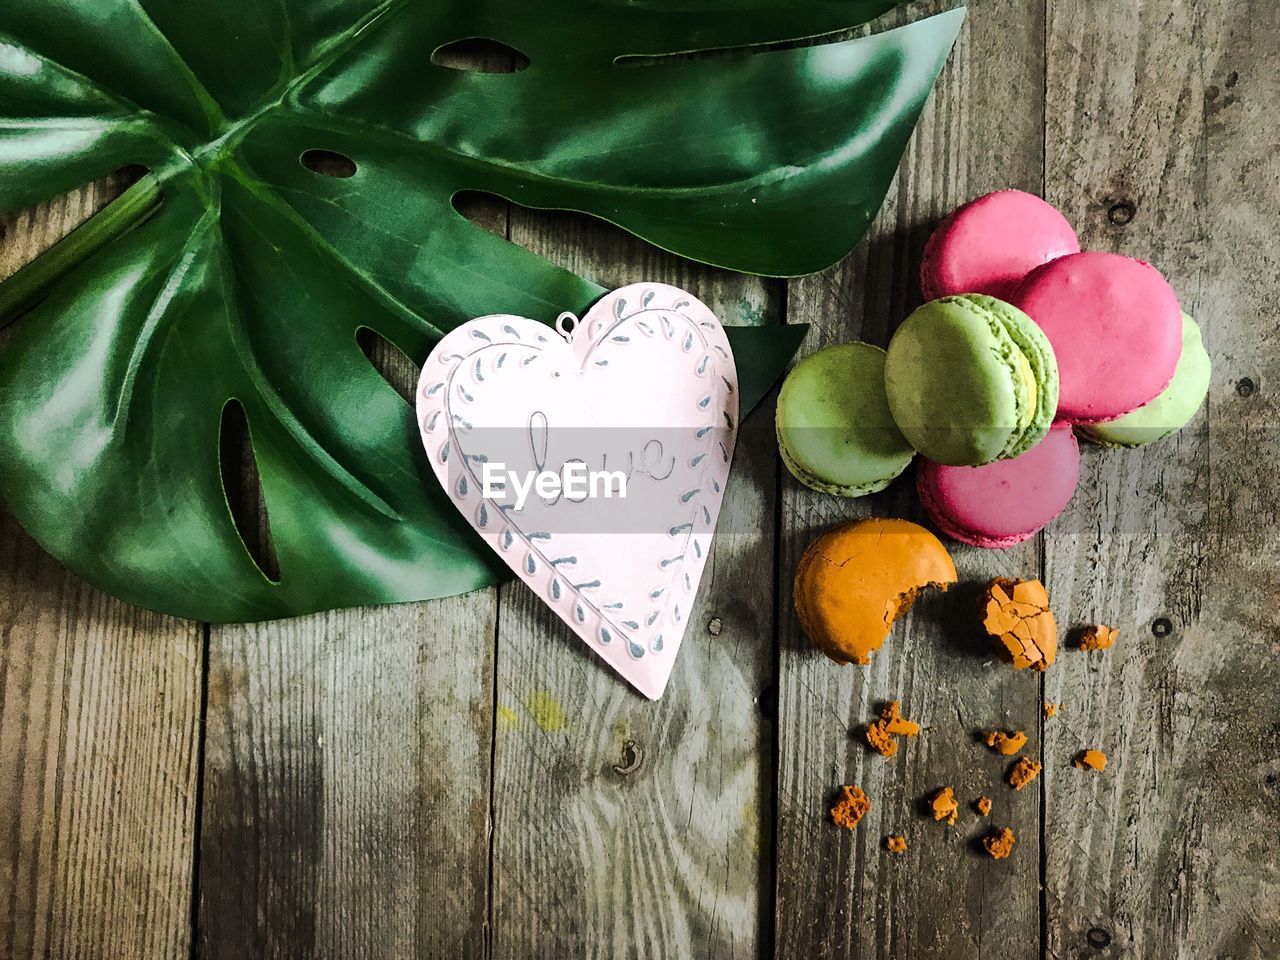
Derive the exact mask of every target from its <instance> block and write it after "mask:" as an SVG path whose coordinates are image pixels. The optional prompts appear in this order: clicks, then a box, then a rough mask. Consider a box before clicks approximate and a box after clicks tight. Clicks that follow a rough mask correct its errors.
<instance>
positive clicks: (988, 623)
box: [982, 577, 1058, 672]
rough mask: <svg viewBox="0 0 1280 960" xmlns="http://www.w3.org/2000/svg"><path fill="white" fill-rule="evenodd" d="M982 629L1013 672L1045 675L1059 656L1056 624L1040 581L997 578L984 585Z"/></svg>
mask: <svg viewBox="0 0 1280 960" xmlns="http://www.w3.org/2000/svg"><path fill="white" fill-rule="evenodd" d="M982 625H983V626H984V627H985V628H986V630H987V633H989V634H990V635H991V636H992V637H994V638H995V640H996V644H997V646H999V648H1000V650H1001V653H1002V654H1004V656H1005V658H1006V659H1008V660H1009V661H1010V662H1011V663H1012V664H1013V666H1014V669H1016V670H1022V669H1024V668H1026V667H1033V668H1034V669H1036V670H1039V671H1041V672H1044V670H1046V669H1047V668H1048V667H1049V665H1050V664H1051V663H1053V660H1054V657H1056V656H1057V653H1058V624H1057V623H1056V621H1054V619H1053V611H1051V610H1050V609H1049V594H1048V592H1047V591H1046V590H1045V588H1044V584H1043V583H1041V582H1040V581H1039V580H1009V579H1006V578H1004V577H997V578H996V579H994V580H992V581H991V583H990V584H988V585H987V590H986V594H985V597H984V599H983V620H982Z"/></svg>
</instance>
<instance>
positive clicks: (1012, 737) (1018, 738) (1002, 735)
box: [982, 730, 1027, 757]
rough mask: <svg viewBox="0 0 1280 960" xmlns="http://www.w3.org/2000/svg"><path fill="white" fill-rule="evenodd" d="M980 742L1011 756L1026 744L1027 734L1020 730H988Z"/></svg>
mask: <svg viewBox="0 0 1280 960" xmlns="http://www.w3.org/2000/svg"><path fill="white" fill-rule="evenodd" d="M982 742H983V743H985V744H986V745H987V746H988V747H990V748H991V749H992V750H995V751H996V752H997V753H1003V754H1004V755H1005V756H1006V757H1012V756H1013V755H1014V754H1015V753H1017V752H1018V751H1019V750H1021V749H1022V748H1023V747H1025V746H1026V745H1027V735H1026V734H1025V733H1023V732H1022V731H1021V730H1014V731H1012V732H1010V731H1008V730H988V731H987V735H986V736H985V737H983V738H982Z"/></svg>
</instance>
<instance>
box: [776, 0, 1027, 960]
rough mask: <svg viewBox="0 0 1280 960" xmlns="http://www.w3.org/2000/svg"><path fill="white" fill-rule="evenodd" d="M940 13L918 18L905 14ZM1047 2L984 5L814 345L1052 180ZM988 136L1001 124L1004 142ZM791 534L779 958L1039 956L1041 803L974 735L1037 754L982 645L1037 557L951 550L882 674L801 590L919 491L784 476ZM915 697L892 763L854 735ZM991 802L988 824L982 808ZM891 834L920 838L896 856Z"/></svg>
mask: <svg viewBox="0 0 1280 960" xmlns="http://www.w3.org/2000/svg"><path fill="white" fill-rule="evenodd" d="M945 6H948V5H947V4H926V5H923V7H921V6H919V5H917V6H913V7H912V8H911V9H910V11H909V13H907V14H902V15H900V16H901V17H902V18H903V19H906V18H908V17H910V18H914V17H918V16H923V15H925V14H926V13H929V12H932V11H933V9H934V8H942V7H945ZM1037 6H1038V5H1032V4H1025V3H1017V2H1009V0H979V2H975V3H973V4H971V5H970V10H969V18H968V22H967V24H966V26H965V28H964V30H963V32H962V34H961V37H960V41H959V43H958V45H957V47H956V51H955V53H954V55H953V57H952V61H951V64H950V66H948V68H947V69H946V70H945V71H944V73H943V75H942V77H941V79H940V80H939V83H938V87H937V89H936V91H935V93H934V96H933V99H932V100H931V101H930V103H929V105H928V107H927V108H926V110H925V113H924V116H923V117H922V119H921V122H920V126H919V128H918V130H917V133H916V136H915V139H914V141H913V144H912V147H911V149H910V150H909V152H908V155H907V157H906V159H905V161H904V163H903V166H902V169H901V171H900V173H899V176H898V179H897V182H896V184H895V186H894V188H893V190H892V192H891V194H890V196H889V198H888V200H887V201H886V205H885V208H884V210H883V211H882V213H881V215H880V217H879V218H878V219H877V221H876V223H875V225H874V227H873V230H872V234H871V237H870V241H869V243H867V244H865V245H864V246H863V247H861V248H860V249H859V250H858V251H856V252H855V253H854V255H853V256H852V257H851V258H849V259H848V260H847V261H846V262H844V263H842V264H840V265H837V266H836V267H834V268H832V269H831V270H828V271H827V272H825V273H824V274H821V275H819V276H816V277H812V278H805V279H802V280H797V281H794V282H792V284H791V286H790V296H789V302H788V320H789V321H790V322H805V321H807V322H811V323H813V324H815V326H816V331H815V333H814V335H812V336H811V337H810V339H809V341H808V342H807V343H806V350H813V349H816V348H818V347H820V346H824V345H826V344H830V343H839V342H846V341H849V340H855V339H863V340H868V341H870V342H873V343H877V344H880V345H882V346H883V345H885V344H886V343H887V342H888V338H889V335H890V333H891V331H892V330H893V328H894V327H896V325H897V323H898V322H900V321H901V320H902V319H903V318H904V317H905V316H906V315H907V314H908V313H909V312H910V311H911V310H912V309H913V308H914V307H915V306H916V305H918V303H919V302H920V296H919V285H918V279H917V277H918V274H917V268H918V265H919V262H920V253H921V250H922V248H923V246H924V242H925V240H926V239H927V236H928V233H929V231H930V229H931V227H932V226H933V224H934V223H935V222H936V220H937V219H938V218H939V217H941V216H942V215H943V214H945V213H946V212H947V211H948V210H950V209H951V208H953V207H954V206H956V205H958V204H959V203H961V202H963V201H965V200H967V199H969V198H970V197H972V196H974V195H977V194H980V193H983V192H985V191H987V190H991V189H996V188H999V187H1006V186H1016V187H1021V188H1023V189H1027V190H1032V191H1037V192H1038V190H1039V188H1040V184H1041V177H1042V162H1043V156H1042V133H1043V117H1042V113H1041V102H1040V98H1039V91H1040V89H1041V85H1042V52H1043V15H1042V11H1040V10H1039V9H1037ZM993 131H998V133H996V134H995V135H993ZM781 496H782V504H783V506H782V514H781V515H782V520H783V529H782V531H781V532H780V536H781V542H782V550H781V569H780V571H779V576H780V579H781V583H780V588H781V589H780V604H781V605H780V609H779V611H778V622H779V631H780V637H779V643H780V647H781V653H780V657H781V660H780V679H779V703H778V718H779V757H780V759H779V769H778V845H777V857H778V866H777V874H778V880H777V937H776V955H777V956H778V957H780V958H784V957H785V958H809V957H823V958H835V957H844V958H870V957H877V958H898V957H922V958H923V957H972V956H979V955H985V954H986V953H996V952H998V953H999V954H1000V955H1001V956H1005V957H1009V958H1031V957H1038V956H1039V955H1040V927H1039V902H1038V901H1039V892H1038V881H1039V870H1040V862H1039V843H1038V834H1039V830H1038V828H1039V805H1038V798H1037V796H1036V792H1035V791H1034V790H1028V791H1025V792H1023V793H1017V794H1015V793H1014V792H1013V791H1011V790H1010V789H1009V788H1008V787H1007V786H1005V785H1004V784H1003V783H1002V781H1001V775H1002V773H1003V771H1004V769H1005V767H1006V766H1007V762H1006V761H1003V759H1002V758H1000V757H998V756H995V755H993V754H991V753H990V752H989V751H987V750H986V748H985V747H982V746H980V745H979V744H978V743H977V742H976V741H975V737H974V735H975V733H976V732H977V731H979V730H980V729H982V728H987V727H991V726H995V725H1009V726H1015V727H1019V728H1021V729H1023V730H1026V731H1027V733H1028V734H1030V735H1031V737H1032V742H1031V745H1030V746H1029V747H1028V748H1027V750H1028V752H1034V751H1035V750H1036V749H1037V746H1038V745H1037V742H1036V741H1037V731H1038V727H1039V715H1040V713H1039V711H1040V707H1039V697H1038V694H1039V691H1038V684H1037V681H1036V677H1035V675H1023V674H1017V673H1015V672H1014V671H1012V670H1011V669H1009V668H1008V667H1005V666H1004V665H1002V664H999V663H998V662H995V661H994V658H993V657H992V656H991V653H990V650H989V648H988V647H987V646H986V645H985V644H984V643H982V641H981V640H980V639H979V638H978V637H977V635H976V634H977V631H976V627H977V590H978V588H979V586H980V584H981V583H983V582H985V581H986V580H987V579H989V578H990V577H992V576H994V575H997V574H999V575H1005V576H1035V575H1037V574H1038V572H1039V555H1038V549H1037V544H1036V543H1035V542H1034V541H1032V542H1029V543H1027V544H1025V545H1023V546H1021V547H1019V548H1016V549H1013V550H1008V551H1004V552H1000V553H988V552H984V551H979V550H975V549H971V548H965V547H960V546H958V545H954V544H949V546H950V547H951V548H952V555H953V557H954V558H955V561H956V566H957V569H958V571H959V573H960V577H961V584H960V585H959V586H957V587H955V588H953V589H952V591H951V592H950V593H948V594H946V595H945V596H926V597H923V598H921V600H920V601H919V602H918V603H917V605H916V609H915V610H913V611H912V613H911V614H910V615H909V616H908V617H906V618H904V619H903V620H902V621H901V622H900V623H899V624H898V625H897V626H896V627H895V629H894V631H893V634H892V635H891V637H890V639H889V641H888V642H887V643H886V645H885V647H884V648H883V649H882V650H881V651H880V652H879V653H878V654H877V655H876V656H875V657H874V659H873V662H872V664H871V665H870V666H869V667H853V666H851V667H840V666H837V665H836V664H834V663H831V662H830V661H828V660H826V658H824V657H823V656H821V655H820V654H818V653H816V652H815V651H813V650H812V649H811V648H810V646H809V644H808V642H807V640H806V639H805V637H804V635H803V632H802V630H801V629H800V626H799V624H798V623H797V622H796V620H795V617H794V614H793V612H792V608H791V602H792V601H791V577H792V575H793V573H794V571H795V568H796V565H797V563H798V561H799V558H800V555H801V553H802V552H803V550H804V548H805V547H806V546H807V545H808V543H809V542H810V541H811V540H812V539H813V538H814V537H815V536H817V535H818V534H819V533H820V532H821V531H823V530H825V529H827V528H829V527H831V526H833V525H835V524H837V523H840V522H842V521H845V520H848V519H852V518H855V517H861V516H868V515H872V516H876V515H878V516H904V517H907V518H909V519H915V520H921V518H922V514H921V511H920V508H919V506H918V504H917V502H916V497H915V493H914V480H913V478H912V477H911V476H910V475H908V476H907V477H904V478H903V479H902V480H899V481H898V482H897V483H896V484H894V486H893V487H891V488H890V489H889V490H888V491H886V492H884V493H882V494H878V495H875V496H873V497H869V498H865V499H862V500H852V501H850V500H842V499H840V498H836V497H831V496H826V495H823V494H818V493H814V492H812V491H809V490H807V489H805V488H803V487H802V486H801V485H799V484H798V483H796V482H795V481H793V480H792V479H791V478H790V477H789V476H785V475H784V483H783V486H782V490H781ZM899 698H900V699H902V701H903V704H904V710H905V712H906V713H907V715H908V716H910V717H911V718H913V719H915V720H917V721H919V722H921V723H922V724H924V727H925V730H924V732H923V735H922V736H921V738H920V739H919V741H918V742H912V743H908V744H906V745H905V748H904V750H902V751H900V752H899V754H898V756H896V757H895V758H893V759H891V760H889V761H885V760H884V759H882V758H881V757H879V756H878V755H874V754H869V753H868V752H867V750H866V749H865V747H864V746H863V744H862V742H861V739H860V729H859V728H860V727H861V725H863V724H865V723H866V722H867V720H869V719H871V718H872V717H873V716H874V713H875V710H876V709H877V707H878V705H879V704H880V703H881V702H883V701H885V700H890V699H899ZM844 783H851V784H859V785H861V786H862V787H863V789H864V790H866V791H867V794H868V795H869V796H870V798H871V801H872V810H871V812H870V814H868V815H867V817H866V818H865V819H864V820H863V821H862V823H861V825H860V826H859V827H858V828H857V830H856V831H855V832H854V833H853V834H847V833H844V832H843V831H840V830H839V829H838V828H836V827H835V826H834V825H833V824H832V823H831V822H830V818H829V816H828V813H827V811H828V809H829V807H830V805H831V801H832V799H833V794H834V793H835V791H836V790H837V788H838V787H839V786H840V785H841V784H844ZM944 785H950V786H953V787H954V788H955V790H956V794H957V797H958V798H959V800H960V802H961V804H962V811H961V814H960V820H959V822H958V824H957V826H956V827H955V828H952V829H947V828H946V827H945V826H944V825H942V824H936V823H934V822H933V821H932V819H931V818H930V817H928V816H925V815H924V814H923V813H922V811H921V809H920V807H921V804H922V803H923V802H925V801H926V800H927V799H928V797H930V796H931V795H932V793H933V792H934V791H936V790H937V789H938V788H939V787H942V786H944ZM981 794H986V795H988V796H990V797H991V798H993V800H994V801H995V808H994V811H993V814H992V816H991V819H990V821H986V820H981V819H979V818H978V817H977V816H976V814H975V813H974V812H973V810H972V808H971V807H970V806H969V805H970V804H971V803H972V802H973V801H974V800H975V799H976V798H977V797H978V796H979V795H981ZM988 823H990V824H998V825H1000V826H1006V825H1008V826H1012V827H1013V829H1014V831H1015V832H1016V834H1017V836H1018V837H1019V839H1020V844H1019V847H1018V848H1017V850H1016V851H1015V853H1014V855H1013V857H1012V859H1010V860H1008V861H1005V862H1001V863H996V862H993V861H990V860H988V859H987V858H986V857H985V856H984V855H983V854H981V853H980V852H978V851H976V850H975V849H974V846H973V844H974V841H975V840H976V839H977V838H978V837H979V836H981V834H982V833H983V832H984V830H985V828H986V827H987V825H988ZM889 833H903V834H905V835H906V836H907V839H908V843H909V848H908V851H907V853H906V854H905V855H903V856H901V857H896V856H894V855H892V854H889V853H887V852H886V851H885V849H884V837H885V835H886V834H889Z"/></svg>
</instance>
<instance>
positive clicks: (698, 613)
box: [493, 209, 780, 960]
mask: <svg viewBox="0 0 1280 960" xmlns="http://www.w3.org/2000/svg"><path fill="white" fill-rule="evenodd" d="M512 239H513V240H514V241H515V242H517V243H520V244H522V245H524V246H527V247H529V248H530V249H533V250H534V251H535V252H537V253H540V254H542V255H544V256H547V257H549V258H551V259H553V260H556V261H558V262H560V263H561V264H562V265H564V266H567V267H569V268H570V269H572V270H574V271H576V272H578V273H580V274H582V275H583V276H587V277H589V278H591V279H593V280H595V281H597V282H598V283H600V284H602V285H603V286H606V287H611V288H612V287H618V286H622V285H623V284H626V283H631V282H634V281H637V280H654V281H662V282H667V283H672V284H675V285H677V286H680V287H682V288H684V289H687V290H689V291H690V292H691V293H693V294H695V295H696V296H698V297H699V298H701V299H703V300H704V302H706V303H707V304H708V305H709V306H710V307H711V308H712V309H713V310H714V311H716V312H717V314H718V315H719V316H720V317H722V318H725V319H727V320H728V321H729V322H744V321H746V322H751V323H755V322H761V321H774V320H776V319H777V318H778V310H779V307H780V304H779V302H778V300H777V297H776V294H777V292H778V291H777V288H776V285H771V284H767V283H765V282H764V281H760V280H755V279H750V278H745V277H739V276H735V275H731V274H728V273H725V272H721V271H716V270H712V269H710V268H705V267H699V266H696V265H692V264H688V263H683V262H680V261H678V260H676V259H675V258H674V257H670V256H667V255H665V254H661V253H659V252H656V251H654V250H652V249H651V248H648V247H646V246H645V245H644V244H642V243H641V242H640V241H637V240H635V239H634V238H632V237H629V236H627V235H624V234H622V233H621V232H620V231H618V230H616V229H613V228H610V227H607V226H605V225H603V224H600V223H597V222H595V221H593V220H591V219H590V218H587V217H583V216H571V215H562V214H552V215H546V214H535V213H531V212H529V211H525V210H519V209H517V210H514V211H513V215H512ZM771 432H772V424H771V422H770V420H769V413H768V410H767V409H766V410H762V411H761V412H758V413H757V414H756V415H755V416H753V417H749V418H748V419H747V420H746V421H745V423H744V425H743V428H742V431H741V435H740V437H739V441H738V449H737V454H736V460H735V465H734V476H733V481H732V483H731V484H730V485H729V488H728V490H727V495H726V499H725V503H724V506H723V509H722V512H721V516H720V525H719V529H720V530H721V531H722V533H721V534H718V535H717V539H716V542H715V546H714V549H713V551H712V553H711V557H710V559H709V562H708V564H707V567H706V571H705V573H704V576H703V580H702V587H701V590H700V594H699V601H698V603H697V604H696V606H695V608H694V610H693V612H692V614H691V616H690V618H689V624H690V626H689V629H688V633H687V635H686V637H685V640H684V645H683V647H682V648H681V650H680V656H679V659H678V661H677V664H676V668H675V672H674V673H673V675H672V678H671V682H670V685H669V687H668V689H667V692H666V694H665V695H664V697H663V699H662V700H661V701H659V702H657V703H650V702H648V701H647V700H645V699H644V698H642V697H641V696H640V695H639V694H637V693H634V692H633V691H631V690H630V688H628V687H627V686H626V685H625V683H624V682H623V681H622V680H620V679H619V678H618V677H617V676H615V675H614V674H613V673H612V671H610V670H609V669H608V668H607V667H606V666H605V665H604V664H603V662H601V661H599V660H597V659H596V658H595V656H594V655H593V654H592V653H591V652H590V650H589V649H588V648H587V647H586V646H585V645H584V644H583V643H582V642H581V641H580V640H578V639H577V638H576V637H575V636H573V635H572V634H571V633H570V631H569V630H568V628H567V627H565V626H564V625H563V624H561V623H560V622H559V621H557V620H556V619H555V618H554V616H553V615H551V614H550V613H549V612H548V611H547V610H546V609H545V608H544V607H543V605H542V604H541V603H540V602H539V601H538V600H536V599H535V598H534V597H533V595H532V594H531V593H530V592H529V591H528V589H527V588H525V587H524V586H523V585H522V584H516V585H512V586H508V587H504V588H503V590H502V607H501V615H500V621H499V646H498V727H497V742H496V750H495V770H494V773H495V785H494V799H495V806H494V830H495V835H494V859H493V869H494V875H493V884H494V886H493V933H494V951H493V955H494V956H495V957H501V958H511V960H532V958H535V957H546V958H555V960H559V958H563V957H567V956H573V957H603V958H615V957H616V958H623V957H643V958H650V957H699V958H706V960H711V958H728V957H752V956H756V955H757V951H758V947H759V944H760V942H761V923H762V922H764V919H765V917H767V911H768V905H767V901H766V902H765V903H764V905H763V909H762V902H761V899H760V898H761V891H762V890H763V889H766V888H767V883H766V881H767V878H768V869H769V864H768V858H767V851H768V839H767V837H768V833H767V827H766V823H767V819H766V818H767V817H769V815H770V809H771V797H770V793H771V791H770V784H769V779H770V773H771V771H770V761H769V757H770V733H769V729H768V724H767V722H766V720H765V718H764V717H763V716H762V715H761V713H760V709H759V706H758V703H757V699H758V697H759V695H760V693H761V690H762V689H763V688H764V687H765V686H766V685H767V684H768V683H769V681H770V677H771V675H772V667H773V652H772V642H771V631H772V602H773V600H772V581H773V560H772V558H773V536H772V529H773V514H774V496H773V491H774V483H775V474H776V467H775V460H774V456H775V454H774V452H773V445H772V441H771ZM713 618H714V619H715V621H716V622H715V624H714V625H712V621H713Z"/></svg>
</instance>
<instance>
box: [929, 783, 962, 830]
mask: <svg viewBox="0 0 1280 960" xmlns="http://www.w3.org/2000/svg"><path fill="white" fill-rule="evenodd" d="M959 810H960V804H959V803H957V802H956V792H955V791H954V790H952V789H951V788H950V787H943V788H942V789H941V790H939V791H938V792H937V793H935V794H934V795H933V819H934V820H945V821H947V823H948V824H949V825H951V826H953V827H954V826H955V823H956V814H957V813H958V812H959Z"/></svg>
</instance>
